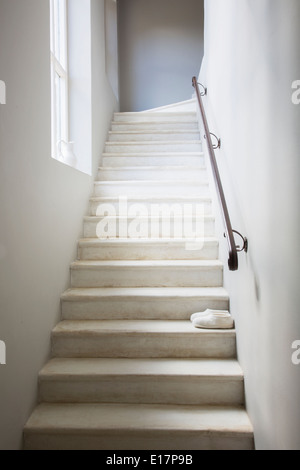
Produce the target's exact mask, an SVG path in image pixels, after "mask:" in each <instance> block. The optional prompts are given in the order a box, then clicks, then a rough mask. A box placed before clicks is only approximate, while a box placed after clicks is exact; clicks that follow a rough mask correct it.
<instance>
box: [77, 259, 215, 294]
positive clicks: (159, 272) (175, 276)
mask: <svg viewBox="0 0 300 470" xmlns="http://www.w3.org/2000/svg"><path fill="white" fill-rule="evenodd" d="M222 285H223V264H222V263H221V262H220V261H214V260H209V261H206V260H205V261H198V260H192V261H189V260H186V261H181V260H172V261H165V260H163V261H76V262H75V263H72V264H71V287H73V288H74V287H76V288H77V287H79V288H80V287H221V286H222Z"/></svg>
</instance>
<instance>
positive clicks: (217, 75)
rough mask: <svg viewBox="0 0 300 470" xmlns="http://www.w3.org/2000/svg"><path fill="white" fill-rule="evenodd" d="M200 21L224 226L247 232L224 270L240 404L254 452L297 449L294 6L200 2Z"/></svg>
mask: <svg viewBox="0 0 300 470" xmlns="http://www.w3.org/2000/svg"><path fill="white" fill-rule="evenodd" d="M205 22H206V28H205V59H204V62H203V65H202V70H201V74H200V79H201V82H202V83H204V84H205V85H206V86H207V87H208V97H207V98H205V103H206V108H207V111H208V115H209V122H210V126H211V129H212V132H215V133H216V134H218V135H219V136H220V137H221V139H222V149H221V151H219V152H217V156H218V162H219V165H220V170H221V173H222V178H223V181H224V187H225V193H226V196H227V198H228V205H229V209H230V212H231V217H232V223H233V226H234V228H235V229H236V230H239V231H241V232H242V233H243V234H245V235H247V237H248V238H249V254H248V255H244V254H241V255H240V271H239V272H238V273H229V272H228V271H227V270H226V273H225V283H226V287H227V288H228V290H229V292H230V296H231V311H232V314H233V315H234V317H235V320H236V326H237V333H238V355H239V360H240V362H241V365H242V367H243V369H244V371H245V375H246V396H247V408H248V411H249V414H250V417H251V419H252V422H253V425H254V428H255V438H256V446H257V448H258V449H271V450H272V449H273V450H278V449H299V448H300V409H299V393H300V366H299V365H298V366H297V365H293V364H292V360H291V358H292V353H293V350H292V343H293V342H294V341H295V340H299V339H300V315H299V305H300V295H299V292H300V290H299V279H300V268H299V259H298V258H299V256H298V243H299V239H300V220H299V219H300V213H299V200H300V194H299V193H300V189H299V188H300V186H299V175H300V159H299V148H300V135H299V122H300V105H298V106H296V105H295V104H293V103H292V99H291V97H292V82H294V81H295V80H297V79H298V80H299V79H300V63H299V53H300V50H299V27H300V3H299V1H298V0H288V1H286V0H251V1H249V0H226V2H224V0H207V1H206V2H205ZM221 230H222V229H221V228H220V234H222V232H221ZM238 241H239V240H238V238H237V242H238ZM225 246H226V245H224V247H225ZM223 257H224V262H225V263H226V262H227V257H226V252H225V249H224V252H223Z"/></svg>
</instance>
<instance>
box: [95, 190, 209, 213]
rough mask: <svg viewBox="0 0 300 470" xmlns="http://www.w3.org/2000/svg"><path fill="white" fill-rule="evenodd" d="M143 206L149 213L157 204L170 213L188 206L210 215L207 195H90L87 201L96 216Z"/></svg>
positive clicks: (194, 211) (195, 211)
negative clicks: (197, 196)
mask: <svg viewBox="0 0 300 470" xmlns="http://www.w3.org/2000/svg"><path fill="white" fill-rule="evenodd" d="M141 206H142V207H143V208H144V210H145V211H147V213H149V214H151V213H153V211H154V210H155V211H156V210H157V206H159V207H160V209H161V210H163V211H165V212H166V211H168V213H170V214H174V213H176V214H184V210H185V207H186V206H188V207H189V208H190V210H191V211H192V213H193V214H195V213H197V212H198V213H199V211H201V213H203V214H204V215H211V213H212V201H211V198H209V197H200V198H195V197H194V198H193V197H189V196H178V195H177V196H173V197H169V196H153V195H152V196H151V197H150V196H139V195H137V196H131V197H116V196H115V197H99V196H98V197H92V198H91V199H90V202H89V214H90V215H91V216H96V215H100V214H104V211H105V210H106V211H108V213H109V214H115V215H116V216H117V215H121V214H123V216H124V215H126V214H130V213H132V212H131V211H133V210H135V209H136V208H137V207H141Z"/></svg>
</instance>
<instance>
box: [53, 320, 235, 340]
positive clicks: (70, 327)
mask: <svg viewBox="0 0 300 470" xmlns="http://www.w3.org/2000/svg"><path fill="white" fill-rule="evenodd" d="M81 333H84V334H87V335H92V336H94V335H97V334H103V333H105V334H107V333H120V334H138V335H139V334H163V335H164V334H192V335H199V336H209V335H213V336H220V335H221V336H223V337H235V334H236V333H235V330H234V329H232V330H201V329H197V328H194V327H193V325H192V323H191V322H190V321H183V320H178V321H174V320H75V321H74V320H64V321H61V322H60V323H58V325H56V327H55V328H54V329H53V334H54V335H61V334H62V335H65V334H71V335H72V334H75V335H78V334H81Z"/></svg>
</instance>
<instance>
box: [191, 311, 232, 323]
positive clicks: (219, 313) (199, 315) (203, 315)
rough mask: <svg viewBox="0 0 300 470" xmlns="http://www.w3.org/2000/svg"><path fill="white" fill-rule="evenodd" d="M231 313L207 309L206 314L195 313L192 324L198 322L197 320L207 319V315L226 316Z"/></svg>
mask: <svg viewBox="0 0 300 470" xmlns="http://www.w3.org/2000/svg"><path fill="white" fill-rule="evenodd" d="M228 313H229V312H228V311H227V310H211V309H209V308H208V309H207V310H205V311H204V312H198V313H194V314H193V315H192V316H191V322H193V321H195V320H197V318H203V317H206V316H207V315H213V314H214V315H224V314H228Z"/></svg>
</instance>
